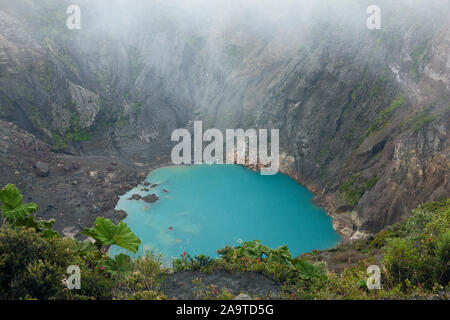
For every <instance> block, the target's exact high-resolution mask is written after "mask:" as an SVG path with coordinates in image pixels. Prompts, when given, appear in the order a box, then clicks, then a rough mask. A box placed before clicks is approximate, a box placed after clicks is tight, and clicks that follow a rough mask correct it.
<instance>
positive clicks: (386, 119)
mask: <svg viewBox="0 0 450 320" xmlns="http://www.w3.org/2000/svg"><path fill="white" fill-rule="evenodd" d="M404 103H405V99H404V98H403V96H400V97H399V98H397V99H395V100H394V101H392V103H391V104H390V106H389V107H387V108H386V109H384V110H383V111H381V112H380V115H379V116H378V118H377V119H376V120H375V121H374V122H373V123H372V125H371V126H370V127H369V129H367V131H366V134H365V137H370V136H371V135H372V134H374V133H375V132H377V131H379V130H381V129H383V128H385V127H386V126H387V125H389V123H390V122H391V118H392V116H393V115H394V114H395V112H396V111H397V109H398V108H399V107H400V106H402V105H403V104H404Z"/></svg>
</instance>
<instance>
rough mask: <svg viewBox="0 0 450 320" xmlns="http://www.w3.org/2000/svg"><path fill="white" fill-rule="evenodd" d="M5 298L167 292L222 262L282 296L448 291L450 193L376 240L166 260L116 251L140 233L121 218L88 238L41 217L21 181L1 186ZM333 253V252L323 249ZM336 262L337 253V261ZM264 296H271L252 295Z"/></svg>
mask: <svg viewBox="0 0 450 320" xmlns="http://www.w3.org/2000/svg"><path fill="white" fill-rule="evenodd" d="M0 202H1V206H0V209H1V213H2V216H1V227H0V299H133V300H140V299H166V296H165V295H164V293H163V292H162V290H161V284H162V282H163V281H164V279H165V277H167V276H169V275H170V274H171V273H173V272H180V271H201V272H204V273H214V272H219V271H229V272H247V271H253V272H257V273H261V274H263V275H265V276H266V277H269V278H271V279H273V280H275V281H277V282H279V283H280V285H281V286H282V294H281V297H280V298H283V299H449V297H450V291H449V280H450V271H449V260H450V199H443V200H442V201H440V202H433V203H427V204H424V205H422V206H419V207H418V208H417V209H415V210H413V212H412V214H411V217H410V218H409V219H408V220H407V221H405V222H403V223H401V224H398V225H395V226H393V227H391V228H388V229H386V230H383V231H382V232H380V233H378V234H377V235H376V236H375V237H374V238H373V239H370V240H364V241H363V240H361V241H357V242H354V243H352V244H349V245H339V246H338V247H337V248H334V249H332V250H325V251H313V252H311V253H308V254H304V255H302V257H300V258H293V257H292V256H291V254H290V252H289V250H288V248H287V247H286V246H281V247H278V248H276V249H271V248H268V247H266V246H264V245H263V244H261V243H260V242H259V241H256V240H255V241H251V242H244V243H242V244H241V245H240V246H236V247H228V246H227V247H225V248H223V249H220V250H218V254H219V255H220V257H219V258H217V259H211V258H209V257H206V256H203V255H200V256H196V257H191V256H190V255H189V254H186V253H184V254H183V255H181V257H180V258H179V259H176V260H174V261H173V263H172V267H171V268H167V267H164V266H163V264H162V262H161V258H162V257H161V256H158V255H155V254H153V253H151V252H149V253H147V254H146V255H145V256H142V257H137V258H132V257H131V256H129V255H124V254H120V255H117V256H115V257H114V258H110V257H109V256H108V254H107V252H108V249H109V247H110V246H111V245H118V246H121V247H123V248H125V249H127V250H129V251H130V252H131V253H132V252H136V251H137V250H138V247H139V245H140V240H139V239H138V238H137V237H136V236H135V235H134V234H133V233H132V231H131V230H130V229H129V228H128V226H127V225H126V224H125V223H123V222H121V223H119V224H118V225H114V224H113V223H112V222H111V221H110V220H108V219H103V218H98V219H97V221H96V223H95V226H94V227H93V228H91V229H85V230H84V231H83V234H85V235H89V236H90V237H91V238H93V239H94V240H95V242H94V243H91V242H89V241H84V242H81V241H79V240H76V239H72V238H63V237H61V236H60V235H59V234H58V233H57V232H55V231H53V230H52V229H51V228H52V224H53V222H54V221H51V220H50V221H35V220H34V218H33V213H34V212H35V211H36V210H37V206H36V205H35V204H23V203H22V196H21V195H20V193H19V191H18V190H17V188H15V186H14V185H8V186H6V187H5V188H3V189H1V190H0ZM349 252H358V253H359V254H360V256H359V257H360V258H359V259H358V261H357V262H356V263H355V264H354V265H352V266H349V267H346V268H344V269H342V270H339V271H332V270H333V268H332V265H330V263H332V261H336V260H339V259H340V258H342V257H344V258H345V259H347V257H348V256H349ZM324 255H327V256H329V257H331V259H328V260H323V259H318V257H321V256H324ZM349 259H350V258H349ZM330 261H331V262H330ZM70 265H78V266H79V268H80V270H81V289H79V290H69V289H68V288H67V282H68V280H69V279H70V278H69V277H70V275H69V274H68V273H67V267H68V266H70ZM370 265H377V266H379V268H380V270H381V278H380V279H381V289H378V290H377V289H373V290H369V288H368V286H367V281H366V280H367V278H368V277H369V274H367V267H368V266H370ZM196 286H198V288H199V290H198V295H197V297H198V298H200V299H232V298H234V295H233V294H232V293H230V292H228V291H225V290H218V288H217V287H215V286H213V285H210V286H202V284H201V281H198V283H196ZM254 298H265V297H254Z"/></svg>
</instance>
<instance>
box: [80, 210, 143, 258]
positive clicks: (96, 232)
mask: <svg viewBox="0 0 450 320" xmlns="http://www.w3.org/2000/svg"><path fill="white" fill-rule="evenodd" d="M81 233H82V234H84V235H85V236H88V237H91V238H93V239H94V240H95V243H96V244H97V245H98V246H99V247H100V248H101V247H104V249H103V251H104V252H105V253H106V252H107V251H108V249H109V247H110V246H111V245H116V246H119V247H122V248H124V249H127V250H129V251H131V252H134V253H136V252H137V251H138V248H139V246H140V245H141V240H139V238H138V237H136V235H135V234H134V233H133V232H131V230H130V228H129V227H128V226H127V225H126V224H125V223H124V222H120V223H119V224H118V225H115V224H114V223H112V221H111V220H109V219H105V218H102V217H98V218H97V219H96V220H95V224H94V227H92V228H91V229H88V228H86V229H84V230H83V231H82V232H81Z"/></svg>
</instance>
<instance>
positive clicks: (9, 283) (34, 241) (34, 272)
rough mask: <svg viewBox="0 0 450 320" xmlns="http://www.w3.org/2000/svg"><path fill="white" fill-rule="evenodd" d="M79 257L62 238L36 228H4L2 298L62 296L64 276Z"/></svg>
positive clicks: (0, 234) (0, 233) (0, 245)
mask: <svg viewBox="0 0 450 320" xmlns="http://www.w3.org/2000/svg"><path fill="white" fill-rule="evenodd" d="M76 262H77V259H76V257H74V256H73V255H72V254H71V253H70V251H69V250H67V246H66V244H65V242H64V240H62V239H60V238H54V239H46V238H43V237H42V235H41V234H38V233H37V232H36V231H35V230H32V229H23V228H19V229H17V230H14V229H11V228H6V227H2V228H1V230H0V299H25V298H36V299H50V298H56V299H62V298H65V297H66V289H65V287H64V285H63V279H64V278H65V276H66V270H67V267H68V266H69V265H72V264H77V263H76Z"/></svg>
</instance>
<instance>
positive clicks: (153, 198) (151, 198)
mask: <svg viewBox="0 0 450 320" xmlns="http://www.w3.org/2000/svg"><path fill="white" fill-rule="evenodd" d="M142 200H144V201H145V202H147V203H154V202H156V201H158V200H159V197H158V196H157V195H156V194H149V195H147V196H145V197H142Z"/></svg>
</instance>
